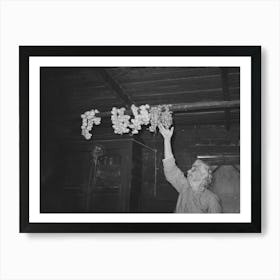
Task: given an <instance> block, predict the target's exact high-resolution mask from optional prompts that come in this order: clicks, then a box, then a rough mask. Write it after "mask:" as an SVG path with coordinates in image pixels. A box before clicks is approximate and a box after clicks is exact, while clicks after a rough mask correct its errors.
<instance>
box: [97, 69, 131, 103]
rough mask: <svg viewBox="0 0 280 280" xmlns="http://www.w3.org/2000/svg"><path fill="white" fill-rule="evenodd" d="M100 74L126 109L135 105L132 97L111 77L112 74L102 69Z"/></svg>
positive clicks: (99, 71) (99, 70)
mask: <svg viewBox="0 0 280 280" xmlns="http://www.w3.org/2000/svg"><path fill="white" fill-rule="evenodd" d="M98 73H99V74H100V76H101V77H102V78H103V80H104V81H105V82H106V83H107V85H108V86H109V87H110V88H111V89H112V90H113V92H114V93H115V95H116V96H117V97H118V98H120V99H121V100H122V101H123V103H124V105H125V106H126V108H128V107H130V106H131V105H132V104H133V101H132V100H131V98H130V96H129V95H128V94H126V93H125V92H124V91H123V89H122V88H121V86H120V85H119V83H118V82H117V81H116V80H115V79H114V78H113V77H112V76H111V75H110V73H109V72H108V71H107V70H106V69H104V68H100V69H98Z"/></svg>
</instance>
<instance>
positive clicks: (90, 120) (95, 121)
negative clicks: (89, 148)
mask: <svg viewBox="0 0 280 280" xmlns="http://www.w3.org/2000/svg"><path fill="white" fill-rule="evenodd" d="M97 113H99V111H98V110H96V109H92V110H90V111H86V112H85V113H84V114H82V115H81V118H82V126H81V129H82V133H81V134H82V135H83V136H84V137H85V138H86V139H87V140H89V139H90V138H91V136H92V134H91V133H90V131H91V130H92V128H93V125H100V123H101V118H100V117H96V116H95V115H96V114H97Z"/></svg>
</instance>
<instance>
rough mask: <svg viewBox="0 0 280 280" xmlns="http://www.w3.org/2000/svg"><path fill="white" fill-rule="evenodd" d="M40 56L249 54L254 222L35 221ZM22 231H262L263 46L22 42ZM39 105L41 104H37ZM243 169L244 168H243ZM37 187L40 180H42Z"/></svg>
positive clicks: (20, 78) (20, 79) (20, 69)
mask: <svg viewBox="0 0 280 280" xmlns="http://www.w3.org/2000/svg"><path fill="white" fill-rule="evenodd" d="M36 56H43V57H48V56H63V57H69V56H103V57H110V56H158V57H162V56H201V57H204V56H213V57H217V56H231V57H232V56H241V57H242V56H247V57H250V58H251V81H250V83H251V120H252V121H251V122H252V123H251V182H252V185H251V222H250V223H247V222H245V223H214V222H213V223H58V222H54V223H33V222H30V221H29V179H30V177H29V176H30V175H31V176H32V174H29V150H30V149H32V147H30V146H29V109H30V108H29V61H30V57H36ZM19 82H20V83H19V84H20V88H19V98H20V99H19V101H20V104H19V105H20V106H19V111H20V232H22V233H35V232H37V233H39V232H64V233H67V232H69V233H70V232H92V233H187V232H188V233H210V232H213V233H214V232H215V233H218V232H219V233H230V232H231V233H234V232H239V233H242V232H244V233H246V232H254V233H259V232H261V47H260V46H19ZM38 106H39V105H38ZM241 172H242V170H241ZM38 187H39V182H38Z"/></svg>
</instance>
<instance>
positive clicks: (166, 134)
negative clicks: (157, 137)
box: [158, 124, 174, 140]
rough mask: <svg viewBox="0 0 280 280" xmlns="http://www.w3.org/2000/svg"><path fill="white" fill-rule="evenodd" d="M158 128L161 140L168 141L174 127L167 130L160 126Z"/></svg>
mask: <svg viewBox="0 0 280 280" xmlns="http://www.w3.org/2000/svg"><path fill="white" fill-rule="evenodd" d="M158 127H159V132H160V134H161V135H162V136H163V138H164V139H165V140H170V139H171V137H172V135H173V131H174V126H172V127H171V128H170V129H167V128H165V127H164V126H163V125H162V124H159V126H158Z"/></svg>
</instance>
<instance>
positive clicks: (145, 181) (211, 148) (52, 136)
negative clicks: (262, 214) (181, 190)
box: [40, 67, 240, 212]
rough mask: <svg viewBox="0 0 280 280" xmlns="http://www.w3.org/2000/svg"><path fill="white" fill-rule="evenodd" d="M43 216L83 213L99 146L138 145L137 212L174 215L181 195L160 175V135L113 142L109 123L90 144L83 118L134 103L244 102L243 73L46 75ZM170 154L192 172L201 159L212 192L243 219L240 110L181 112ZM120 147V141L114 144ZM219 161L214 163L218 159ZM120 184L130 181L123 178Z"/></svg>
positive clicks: (50, 70)
mask: <svg viewBox="0 0 280 280" xmlns="http://www.w3.org/2000/svg"><path fill="white" fill-rule="evenodd" d="M40 79H41V212H85V211H88V210H87V208H86V207H85V205H86V202H85V201H86V196H87V191H86V190H87V189H88V187H89V184H91V183H92V181H91V176H92V149H93V146H94V141H95V140H96V141H102V140H109V139H111V140H113V141H115V140H116V139H117V140H118V141H119V140H121V139H128V138H134V139H136V140H137V141H141V142H142V143H144V144H145V145H147V146H149V147H151V148H152V149H157V153H156V156H155V154H154V153H153V152H151V151H149V150H147V149H142V152H141V163H142V167H141V173H142V176H139V175H138V178H139V182H140V183H139V184H140V192H139V193H138V195H139V201H140V202H139V208H138V210H139V211H140V212H173V211H174V208H175V204H176V199H177V193H176V191H175V190H174V189H173V188H172V186H171V185H170V184H169V183H167V182H166V180H165V178H164V175H163V170H162V163H161V161H162V158H163V141H162V137H161V135H159V133H156V134H153V133H150V132H148V131H146V130H144V129H143V130H142V131H141V133H140V135H138V136H136V137H132V136H129V135H124V136H120V135H116V134H114V133H113V129H112V127H111V125H112V124H111V120H110V117H107V118H102V124H101V125H100V126H96V127H94V129H93V137H92V139H91V140H89V141H88V140H85V139H84V137H83V136H82V135H81V128H80V127H81V117H80V116H81V114H82V113H83V112H85V111H87V110H90V109H92V108H95V109H98V110H99V111H100V112H108V111H111V109H112V107H113V106H115V107H123V106H129V103H130V102H131V103H134V104H136V105H142V104H150V105H157V104H175V103H195V102H212V101H229V100H240V69H239V68H237V67H235V68H230V67H223V68H221V67H194V68H192V67H187V68H186V67H178V68H176V67H142V68H138V67H114V68H89V67H87V68H84V67H83V68H77V67H67V68H65V67H42V68H41V77H40ZM173 120H174V125H175V133H174V137H173V142H172V143H173V150H174V154H175V158H176V161H177V164H178V166H179V167H180V168H181V169H182V170H183V171H187V169H188V168H190V166H191V164H192V163H193V161H194V160H195V159H196V158H197V157H198V156H212V158H210V159H208V160H207V159H206V161H208V163H209V164H210V165H211V166H212V168H213V171H214V174H215V177H216V183H215V184H214V186H213V191H215V192H216V193H217V194H218V195H219V196H220V198H221V199H222V203H223V208H224V212H239V211H240V187H239V153H240V147H239V139H240V124H239V122H240V110H239V107H238V108H230V109H225V108H218V109H215V110H212V109H210V110H209V109H204V110H198V111H190V112H188V111H186V112H176V113H174V115H173ZM114 139H115V140H114ZM213 156H214V157H213ZM123 176H129V175H128V174H123Z"/></svg>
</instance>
